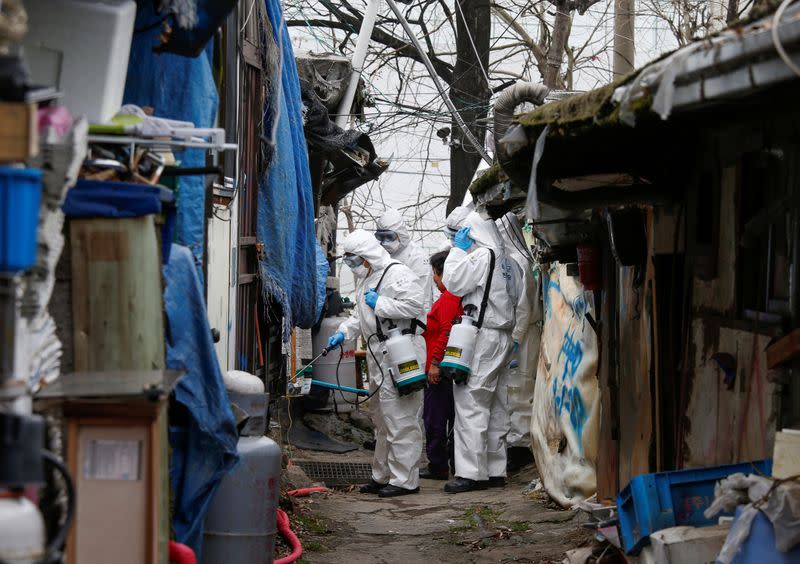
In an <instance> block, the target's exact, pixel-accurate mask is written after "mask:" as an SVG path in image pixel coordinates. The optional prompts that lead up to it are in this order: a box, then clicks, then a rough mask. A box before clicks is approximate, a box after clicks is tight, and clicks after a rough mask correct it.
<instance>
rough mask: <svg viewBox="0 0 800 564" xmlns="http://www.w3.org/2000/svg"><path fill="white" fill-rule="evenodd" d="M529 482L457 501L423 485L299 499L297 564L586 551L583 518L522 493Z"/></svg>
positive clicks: (490, 558) (527, 474) (492, 558)
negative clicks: (389, 493) (399, 494)
mask: <svg viewBox="0 0 800 564" xmlns="http://www.w3.org/2000/svg"><path fill="white" fill-rule="evenodd" d="M348 460H352V459H351V458H349V457H348ZM367 460H368V459H367ZM290 476H291V474H290ZM535 476H536V473H535V471H534V470H533V469H531V468H529V469H527V470H526V471H523V472H520V473H519V474H516V475H514V476H513V477H512V478H510V479H509V481H508V485H507V486H506V487H505V488H502V489H490V490H484V491H479V492H471V493H468V494H462V495H457V496H454V495H450V494H446V493H444V491H443V489H442V483H441V482H435V481H430V480H428V481H423V482H422V483H421V487H420V493H419V495H415V496H409V497H405V498H398V499H388V500H387V499H380V498H377V497H375V496H368V495H364V494H360V493H358V492H357V491H356V490H357V488H350V490H351V491H342V490H340V489H334V490H332V491H331V492H330V493H322V494H312V497H309V498H297V499H296V501H295V507H294V514H293V517H292V523H293V526H294V527H295V530H296V531H298V534H300V535H301V536H302V538H303V546H304V557H303V560H301V562H308V563H319V564H329V563H338V562H352V563H364V564H366V563H375V564H378V563H381V564H383V563H387V564H391V563H396V562H423V561H425V562H452V563H468V562H469V563H472V562H504V563H505V562H527V563H538V562H561V560H562V558H563V556H564V553H565V552H566V551H567V550H572V549H575V548H579V547H582V546H591V545H592V542H591V541H592V536H593V535H592V532H591V531H589V530H587V529H584V528H582V527H581V526H580V525H581V523H582V522H584V521H586V520H587V519H586V516H585V515H584V514H583V513H582V512H580V511H575V510H571V509H568V510H564V509H561V508H560V507H558V506H557V505H555V504H553V503H552V502H548V501H546V500H547V496H546V495H544V494H543V492H541V491H540V492H529V491H527V490H528V488H529V487H530V486H531V482H532V481H533V480H534V478H535Z"/></svg>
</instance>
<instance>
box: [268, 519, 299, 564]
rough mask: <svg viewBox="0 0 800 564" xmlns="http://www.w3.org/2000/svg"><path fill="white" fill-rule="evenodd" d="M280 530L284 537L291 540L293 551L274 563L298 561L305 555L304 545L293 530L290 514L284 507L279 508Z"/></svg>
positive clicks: (288, 563)
mask: <svg viewBox="0 0 800 564" xmlns="http://www.w3.org/2000/svg"><path fill="white" fill-rule="evenodd" d="M278 532H280V534H281V536H283V538H285V539H286V540H287V541H289V545H290V546H291V547H292V553H291V554H290V555H289V556H284V557H283V558H279V559H278V560H276V561H275V562H274V564H290V563H291V562H297V561H298V560H299V559H300V557H301V556H302V555H303V545H302V544H300V539H298V538H297V535H296V534H294V532H293V531H292V528H291V526H290V524H289V516H288V515H287V514H286V512H285V511H284V510H283V509H278Z"/></svg>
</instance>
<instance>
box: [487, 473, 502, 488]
mask: <svg viewBox="0 0 800 564" xmlns="http://www.w3.org/2000/svg"><path fill="white" fill-rule="evenodd" d="M489 487H490V488H504V487H506V479H505V478H504V477H503V476H492V477H490V478H489Z"/></svg>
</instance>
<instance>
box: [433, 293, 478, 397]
mask: <svg viewBox="0 0 800 564" xmlns="http://www.w3.org/2000/svg"><path fill="white" fill-rule="evenodd" d="M467 307H470V306H467ZM472 307H473V309H474V306H472ZM477 338H478V328H477V327H476V326H475V318H474V317H472V316H471V315H467V314H464V315H462V316H461V322H460V323H455V324H453V326H452V327H451V328H450V338H449V339H447V347H445V349H444V358H443V359H442V362H441V363H440V364H439V370H440V371H441V375H442V377H443V378H448V379H450V380H452V381H453V382H455V383H456V384H465V383H466V382H467V379H468V378H469V375H470V374H471V373H472V357H473V355H474V354H475V341H476V340H477Z"/></svg>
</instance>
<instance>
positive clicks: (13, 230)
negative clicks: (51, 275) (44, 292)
mask: <svg viewBox="0 0 800 564" xmlns="http://www.w3.org/2000/svg"><path fill="white" fill-rule="evenodd" d="M41 199H42V173H41V171H39V170H37V169H32V168H10V167H0V202H2V211H0V272H19V271H21V270H25V269H28V268H30V267H31V266H33V265H34V264H35V263H36V253H37V244H36V234H37V230H38V227H39V204H40V202H41Z"/></svg>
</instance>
